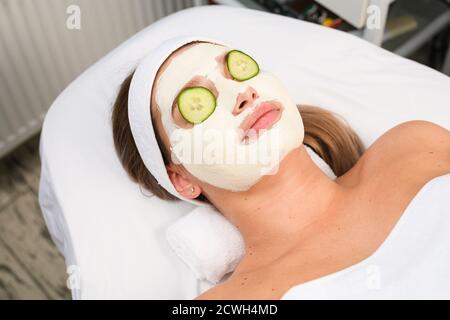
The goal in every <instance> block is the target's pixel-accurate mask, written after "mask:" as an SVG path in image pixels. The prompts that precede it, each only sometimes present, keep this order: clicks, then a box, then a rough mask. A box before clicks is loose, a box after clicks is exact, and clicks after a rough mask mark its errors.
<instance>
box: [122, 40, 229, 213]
mask: <svg viewBox="0 0 450 320" xmlns="http://www.w3.org/2000/svg"><path fill="white" fill-rule="evenodd" d="M193 41H207V42H212V43H216V44H220V45H224V46H228V47H231V46H230V45H228V44H226V43H224V42H222V41H218V40H216V39H212V38H209V37H203V36H192V35H186V36H178V37H174V38H170V39H168V40H165V41H164V42H162V43H161V44H160V45H159V46H157V47H156V48H154V49H152V50H151V51H150V53H149V54H148V55H146V56H145V57H144V59H143V60H142V61H141V62H140V63H139V65H138V66H137V68H136V70H135V72H134V75H133V78H132V79H131V84H130V89H129V92H128V119H129V122H130V127H131V132H132V134H133V138H134V141H135V143H136V146H137V149H138V151H139V154H140V156H141V158H142V160H143V162H144V164H145V166H146V168H147V170H148V171H150V173H151V174H152V175H153V177H155V179H156V180H157V181H158V184H159V185H160V186H162V187H163V188H164V189H166V190H167V191H168V192H170V193H171V194H172V195H174V196H176V197H177V198H179V199H180V200H184V201H187V202H190V203H192V204H194V205H197V206H206V207H209V206H210V205H209V204H207V203H204V202H201V201H199V200H192V199H188V198H185V197H183V196H182V195H181V194H179V193H178V191H177V190H176V189H175V187H174V186H173V184H172V182H171V181H170V179H169V175H168V174H167V170H166V166H165V165H164V161H163V157H162V154H161V150H160V149H159V146H158V142H157V140H156V136H155V132H154V130H153V124H152V120H151V119H152V118H151V108H150V99H151V90H152V87H153V81H154V79H155V77H156V73H157V72H158V69H159V68H160V67H161V65H162V64H163V63H164V61H165V60H166V59H167V58H168V57H169V56H170V54H171V53H172V52H174V51H175V50H177V49H178V48H180V47H182V46H183V45H185V44H187V43H190V42H193Z"/></svg>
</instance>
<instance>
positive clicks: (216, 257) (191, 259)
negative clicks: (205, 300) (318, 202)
mask: <svg viewBox="0 0 450 320" xmlns="http://www.w3.org/2000/svg"><path fill="white" fill-rule="evenodd" d="M305 147H306V151H307V152H308V154H309V156H310V157H311V159H312V160H313V161H314V163H315V164H316V165H317V166H318V167H319V168H320V169H321V170H322V171H323V172H324V173H325V174H326V175H327V176H328V177H330V178H331V179H336V176H335V174H334V173H333V171H332V170H331V168H330V167H329V166H328V164H327V163H326V162H325V161H324V160H323V159H322V158H321V157H319V156H318V155H317V154H316V153H315V152H314V151H313V150H312V149H311V148H309V147H308V146H306V145H305ZM166 237H167V240H168V242H169V244H170V246H171V247H172V249H173V250H174V251H175V253H176V254H177V256H178V257H179V258H180V259H181V260H182V261H183V262H184V263H186V264H187V266H188V267H189V268H190V269H191V270H192V272H193V273H194V275H195V276H196V277H197V278H198V279H200V280H207V281H209V282H212V283H214V284H216V283H218V282H220V281H221V280H222V278H223V277H224V276H225V275H226V274H228V273H229V272H232V271H233V270H234V269H235V268H236V266H237V265H238V264H239V261H240V260H241V259H242V257H243V256H244V254H245V245H244V240H243V238H242V236H241V233H240V232H239V230H238V229H237V228H236V227H235V226H234V225H233V224H232V223H231V222H229V221H228V220H227V219H226V218H225V217H224V216H223V215H222V214H221V213H220V212H218V211H217V210H215V209H212V208H207V207H197V208H195V209H194V210H192V211H191V212H189V213H188V214H187V215H185V216H184V217H182V218H180V219H178V220H177V221H176V222H175V223H173V224H172V225H171V226H169V228H168V229H167V232H166Z"/></svg>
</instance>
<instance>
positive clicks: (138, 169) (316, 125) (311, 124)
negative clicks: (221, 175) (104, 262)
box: [112, 72, 364, 202]
mask: <svg viewBox="0 0 450 320" xmlns="http://www.w3.org/2000/svg"><path fill="white" fill-rule="evenodd" d="M133 74H134V72H133V73H132V74H130V75H129V76H128V77H127V78H126V79H125V81H124V82H123V83H122V85H121V86H120V90H119V93H118V95H117V99H116V101H115V103H114V107H113V113H112V129H113V139H114V146H115V148H116V152H117V155H118V156H119V159H120V161H121V163H122V165H123V167H124V169H125V170H126V172H127V173H128V175H129V176H130V178H131V179H132V180H133V181H134V182H136V183H138V184H139V186H140V187H143V188H144V189H147V190H148V191H150V192H151V193H152V194H154V195H156V196H157V197H158V198H161V199H165V200H176V199H178V198H177V197H175V196H173V195H172V194H171V193H169V192H168V191H166V190H165V189H164V188H163V187H161V186H160V185H159V184H158V182H157V181H156V179H155V178H154V177H153V175H152V174H151V173H150V172H149V171H148V170H147V168H146V167H145V165H144V162H143V161H142V159H141V157H140V155H139V152H138V149H137V147H136V144H135V142H134V139H133V135H132V133H131V129H130V123H129V122H128V90H129V88H130V83H131V79H132V77H133ZM298 109H299V112H300V114H301V116H302V119H303V125H304V127H305V138H304V141H303V143H304V144H305V145H308V146H309V147H311V148H312V149H313V150H314V151H315V152H316V153H317V154H318V155H319V156H320V157H321V158H322V159H323V160H324V161H325V162H326V163H327V164H328V165H329V166H330V167H331V169H332V170H333V172H334V173H335V175H336V176H337V177H339V176H341V175H343V174H344V173H345V172H347V171H348V170H350V169H351V168H352V167H353V166H354V165H355V163H356V162H357V161H358V159H359V158H360V157H361V155H362V153H363V152H364V147H363V144H362V142H361V140H360V139H359V137H358V135H357V134H356V133H355V132H354V131H353V130H352V129H351V128H350V127H349V126H348V125H347V124H346V123H345V122H344V121H341V120H340V119H339V118H338V117H337V115H335V114H334V113H332V112H330V111H328V110H325V109H322V108H319V107H312V106H298ZM152 121H154V120H153V118H152ZM153 126H154V127H155V124H154V123H153ZM155 135H156V140H157V141H158V145H159V148H160V150H161V151H162V155H163V159H164V163H165V164H166V165H168V164H169V152H168V150H167V148H166V146H164V144H163V143H162V140H161V138H160V137H159V134H158V130H155ZM197 200H200V201H206V202H209V201H208V199H207V198H206V197H205V196H204V195H200V196H199V197H198V198H197Z"/></svg>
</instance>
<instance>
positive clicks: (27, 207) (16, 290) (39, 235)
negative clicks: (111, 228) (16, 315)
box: [0, 136, 71, 299]
mask: <svg viewBox="0 0 450 320" xmlns="http://www.w3.org/2000/svg"><path fill="white" fill-rule="evenodd" d="M39 174H40V161H39V136H35V137H33V138H32V139H30V140H29V141H28V142H27V143H25V144H24V145H22V146H21V147H19V148H18V149H17V150H16V151H14V152H13V153H12V154H10V155H8V156H6V157H5V158H3V159H0V299H70V298H71V297H70V291H69V290H68V289H67V286H66V272H65V269H66V267H65V264H64V258H63V257H62V256H61V255H60V254H59V252H58V250H57V249H56V247H55V246H54V244H53V242H52V240H51V239H50V236H49V234H48V231H47V228H46V226H45V223H44V220H43V217H42V214H41V210H40V208H39V203H38V197H37V196H38V187H39Z"/></svg>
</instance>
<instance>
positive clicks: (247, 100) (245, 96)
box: [232, 87, 259, 116]
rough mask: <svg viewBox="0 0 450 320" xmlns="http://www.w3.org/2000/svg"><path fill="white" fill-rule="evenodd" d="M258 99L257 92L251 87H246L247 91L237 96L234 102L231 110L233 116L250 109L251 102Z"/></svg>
mask: <svg viewBox="0 0 450 320" xmlns="http://www.w3.org/2000/svg"><path fill="white" fill-rule="evenodd" d="M258 97H259V95H258V92H256V90H255V89H253V88H252V87H247V89H246V90H245V91H244V92H242V93H241V94H239V96H238V97H237V100H236V105H235V106H234V108H233V112H232V113H233V115H235V116H237V115H238V114H240V113H241V112H242V111H244V110H245V109H247V108H250V107H251V106H252V105H253V102H254V101H255V100H256V99H257V98H258Z"/></svg>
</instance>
